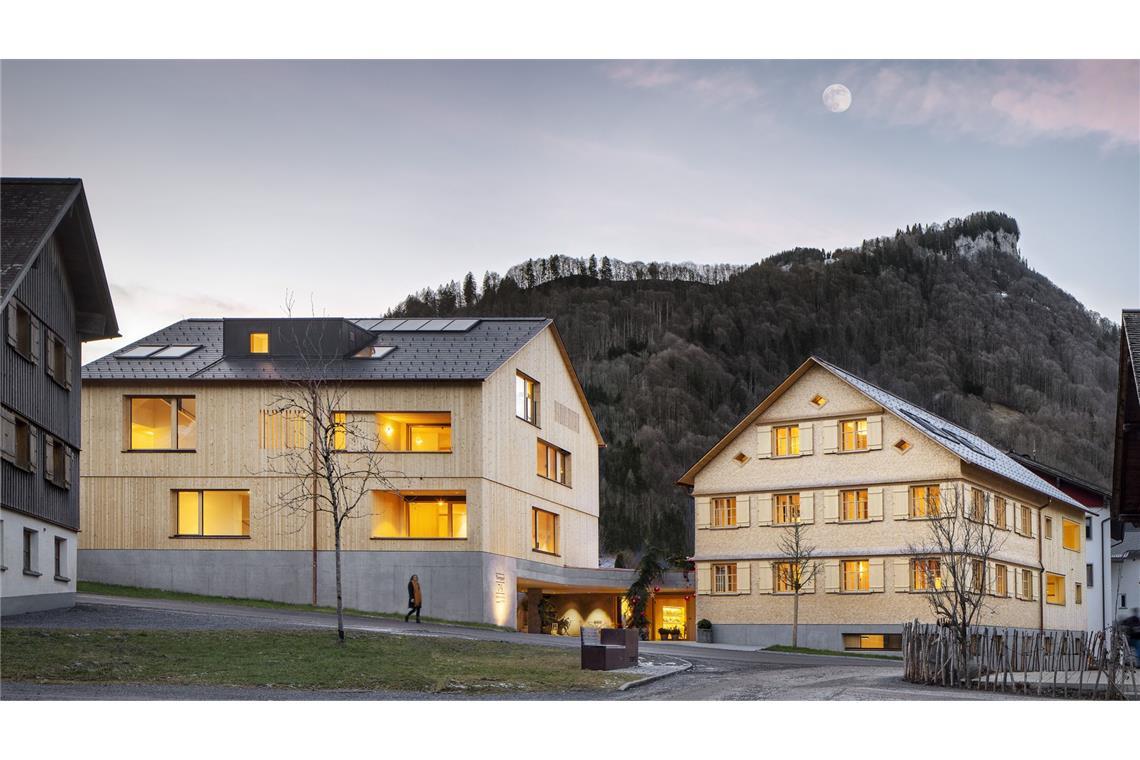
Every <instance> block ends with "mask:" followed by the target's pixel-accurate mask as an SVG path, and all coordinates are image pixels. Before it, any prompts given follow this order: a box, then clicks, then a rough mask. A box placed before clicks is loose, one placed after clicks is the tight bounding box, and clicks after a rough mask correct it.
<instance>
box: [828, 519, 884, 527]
mask: <svg viewBox="0 0 1140 760" xmlns="http://www.w3.org/2000/svg"><path fill="white" fill-rule="evenodd" d="M879 519H880V518H876V517H864V518H861V519H859V520H836V521H835V522H836V523H838V524H839V525H858V524H860V523H871V522H879Z"/></svg>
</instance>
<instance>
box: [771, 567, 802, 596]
mask: <svg viewBox="0 0 1140 760" xmlns="http://www.w3.org/2000/svg"><path fill="white" fill-rule="evenodd" d="M772 572H773V574H774V576H775V577H774V578H773V580H774V581H775V588H776V591H777V592H779V593H792V592H794V591H795V590H796V586H798V585H800V579H801V578H802V577H803V566H802V565H800V563H798V562H777V563H776V564H774V565H772Z"/></svg>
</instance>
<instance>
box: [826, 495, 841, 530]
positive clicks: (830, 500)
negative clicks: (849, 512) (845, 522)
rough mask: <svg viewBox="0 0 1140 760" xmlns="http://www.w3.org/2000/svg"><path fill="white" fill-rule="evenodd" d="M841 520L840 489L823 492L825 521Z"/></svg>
mask: <svg viewBox="0 0 1140 760" xmlns="http://www.w3.org/2000/svg"><path fill="white" fill-rule="evenodd" d="M838 520H839V491H824V492H823V521H824V522H829V523H833V522H837V521H838Z"/></svg>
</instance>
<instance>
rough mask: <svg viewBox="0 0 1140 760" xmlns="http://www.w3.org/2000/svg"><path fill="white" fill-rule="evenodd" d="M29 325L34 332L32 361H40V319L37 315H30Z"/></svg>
mask: <svg viewBox="0 0 1140 760" xmlns="http://www.w3.org/2000/svg"><path fill="white" fill-rule="evenodd" d="M28 325H29V327H30V331H31V334H32V362H34V363H39V360H40V321H39V320H38V319H36V318H35V317H33V316H31V315H30V314H29V315H28Z"/></svg>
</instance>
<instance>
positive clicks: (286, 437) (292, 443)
mask: <svg viewBox="0 0 1140 760" xmlns="http://www.w3.org/2000/svg"><path fill="white" fill-rule="evenodd" d="M260 418H261V419H260V422H261V425H260V428H259V435H258V447H259V448H262V449H271V450H278V449H304V448H308V446H309V429H310V424H309V416H308V415H307V414H305V412H303V411H302V410H300V409H281V410H278V409H263V410H261V412H260Z"/></svg>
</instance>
